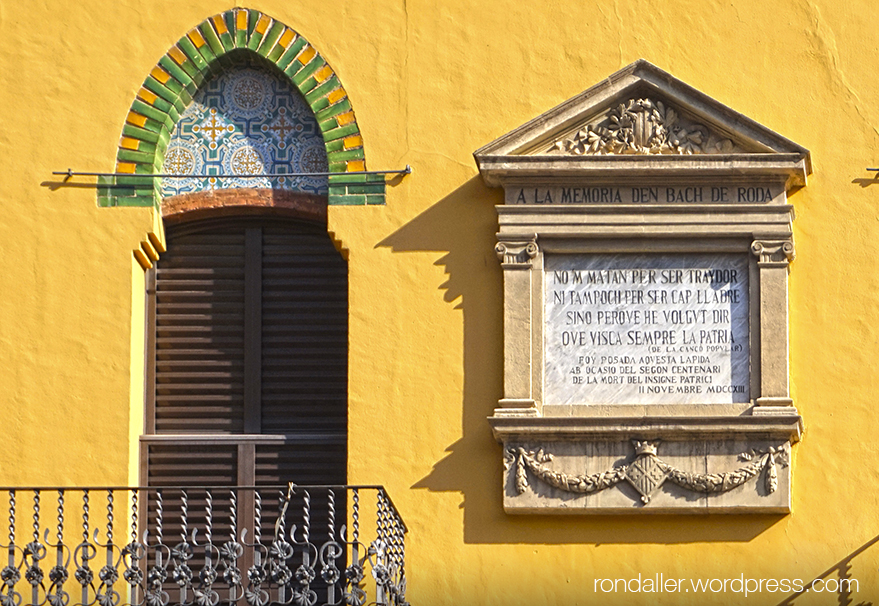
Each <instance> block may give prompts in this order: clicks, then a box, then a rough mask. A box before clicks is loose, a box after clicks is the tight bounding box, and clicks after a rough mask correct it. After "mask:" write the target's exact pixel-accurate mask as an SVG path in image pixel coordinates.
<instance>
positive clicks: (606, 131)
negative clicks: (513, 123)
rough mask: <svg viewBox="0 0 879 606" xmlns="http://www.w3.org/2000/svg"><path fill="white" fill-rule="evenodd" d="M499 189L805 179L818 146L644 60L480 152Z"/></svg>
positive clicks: (487, 173) (487, 176)
mask: <svg viewBox="0 0 879 606" xmlns="http://www.w3.org/2000/svg"><path fill="white" fill-rule="evenodd" d="M474 156H475V157H476V161H477V164H478V165H479V169H480V172H481V173H482V174H483V177H484V178H485V180H486V181H487V182H488V183H489V184H490V185H500V184H501V183H502V182H504V181H505V180H507V179H508V178H515V179H521V178H532V177H541V176H542V177H544V178H546V179H549V180H552V179H554V178H563V179H570V178H571V177H590V176H591V177H597V178H613V177H614V176H623V173H625V172H626V171H633V170H634V171H637V172H638V173H639V174H642V175H649V174H655V175H659V174H668V175H671V174H674V175H677V176H696V175H702V176H712V177H716V176H721V175H723V174H724V173H726V174H729V175H733V174H734V175H737V176H744V175H748V174H755V175H763V176H773V177H778V178H779V179H783V180H784V181H786V182H787V184H788V186H795V185H804V184H805V178H806V175H807V174H809V173H811V165H810V159H809V152H808V150H806V149H805V148H803V147H801V146H799V145H797V144H795V143H793V142H792V141H790V140H788V139H786V138H784V137H782V136H781V135H779V134H777V133H775V132H773V131H772V130H770V129H768V128H766V127H764V126H762V125H760V124H758V123H757V122H755V121H753V120H751V119H750V118H747V117H746V116H743V115H742V114H740V113H738V112H736V111H734V110H732V109H730V108H729V107H727V106H725V105H723V104H722V103H720V102H718V101H716V100H714V99H712V98H711V97H709V96H707V95H705V94H704V93H702V92H700V91H698V90H696V89H694V88H693V87H691V86H689V85H687V84H684V83H683V82H681V81H680V80H677V79H676V78H674V77H673V76H671V75H670V74H668V73H666V72H664V71H662V70H661V69H659V68H658V67H656V66H654V65H652V64H650V63H648V62H647V61H644V60H639V61H637V62H635V63H633V64H631V65H629V66H627V67H625V68H623V69H622V70H620V71H619V72H617V73H615V74H613V75H612V76H610V77H609V78H607V79H606V80H603V81H602V82H600V83H599V84H597V85H595V86H593V87H592V88H589V89H588V90H586V91H584V92H583V93H581V94H579V95H577V96H576V97H573V98H572V99H569V100H568V101H565V102H564V103H562V104H561V105H559V106H557V107H555V108H553V109H551V110H549V111H548V112H546V113H544V114H542V115H540V116H538V117H536V118H534V119H533V120H531V121H529V122H528V123H526V124H524V125H522V126H520V127H519V128H516V129H514V130H512V131H510V132H509V133H507V134H506V135H504V136H502V137H500V138H499V139H497V140H495V141H493V142H492V143H489V144H488V145H486V146H484V147H482V148H481V149H479V150H477V151H476V152H475V154H474Z"/></svg>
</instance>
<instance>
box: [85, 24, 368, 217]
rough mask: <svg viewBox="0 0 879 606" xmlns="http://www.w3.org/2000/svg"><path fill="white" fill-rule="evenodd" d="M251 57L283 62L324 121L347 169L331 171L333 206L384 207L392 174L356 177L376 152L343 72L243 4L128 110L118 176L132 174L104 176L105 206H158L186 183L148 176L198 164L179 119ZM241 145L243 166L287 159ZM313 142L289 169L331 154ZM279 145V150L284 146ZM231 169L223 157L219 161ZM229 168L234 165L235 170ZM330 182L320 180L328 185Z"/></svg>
mask: <svg viewBox="0 0 879 606" xmlns="http://www.w3.org/2000/svg"><path fill="white" fill-rule="evenodd" d="M242 56H244V57H248V58H249V59H250V61H251V62H252V63H259V62H260V61H262V62H263V63H267V64H269V65H267V66H266V68H269V66H274V68H276V69H277V70H280V74H278V78H279V80H282V81H285V82H286V84H287V85H288V86H289V87H290V89H291V90H293V89H295V90H296V91H298V93H299V94H300V95H301V98H302V100H303V101H304V104H305V106H306V107H307V108H308V109H309V110H310V113H311V114H312V116H313V119H314V120H315V121H316V123H317V130H318V132H317V133H315V136H316V137H319V138H320V139H322V142H323V151H324V153H325V155H326V160H325V162H326V164H325V166H326V167H327V168H328V172H330V173H339V175H338V176H336V175H334V174H333V175H330V177H329V179H328V182H327V183H326V185H327V187H326V192H327V194H328V202H329V204H331V205H334V204H336V205H342V204H383V203H384V190H385V185H384V178H383V176H382V175H346V173H351V172H358V171H364V170H366V158H365V153H364V148H363V137H362V135H361V133H360V127H359V125H358V123H357V119H356V117H355V115H354V110H353V107H352V105H351V101H350V99H349V98H348V94H347V92H346V91H345V89H344V88H343V87H342V84H341V82H340V80H339V78H338V76H337V75H336V74H335V72H334V71H333V69H332V68H331V67H330V66H329V64H328V63H327V62H326V60H325V59H324V58H323V57H322V56H321V55H320V54H319V53H318V52H317V50H316V49H315V48H314V47H313V46H312V45H311V44H310V43H309V42H308V41H307V40H306V39H305V38H304V37H302V36H301V35H299V34H298V33H297V32H295V31H294V30H293V29H291V28H290V27H288V26H286V25H285V24H283V23H281V22H280V21H277V20H275V19H273V18H272V17H270V16H268V15H266V14H264V13H261V12H259V11H256V10H252V9H244V8H236V9H232V10H229V11H226V12H224V13H221V14H219V15H215V16H213V17H210V18H209V19H206V20H205V21H203V22H202V23H200V24H199V25H198V26H196V27H194V28H193V29H192V30H190V31H189V32H188V33H187V34H186V35H184V36H183V37H181V38H180V40H178V41H177V43H176V44H175V45H174V46H172V47H171V48H170V49H169V50H168V52H167V53H166V54H165V55H164V56H163V57H162V58H161V59H160V60H159V62H158V63H157V65H156V66H155V67H154V68H153V69H152V70H151V71H150V74H149V75H148V76H147V78H146V80H145V81H144V83H143V86H142V87H141V88H140V90H139V91H138V94H137V98H136V99H135V100H134V102H133V103H132V105H131V109H130V110H129V112H128V115H127V117H126V120H125V125H124V126H123V130H122V138H121V140H120V143H119V149H118V151H117V154H116V167H115V172H116V173H123V174H128V175H131V176H117V177H104V178H100V179H99V187H98V203H99V205H101V206H154V207H157V208H158V207H159V206H160V202H161V199H162V196H163V195H168V194H170V193H172V192H173V191H175V190H174V188H173V187H171V186H174V185H179V183H174V184H168V185H164V186H163V184H162V183H161V181H160V180H159V179H155V178H153V177H149V176H145V175H150V174H157V173H161V172H162V171H164V170H166V168H168V167H171V166H173V167H174V168H176V169H179V168H185V167H187V166H188V165H187V159H189V160H191V162H192V163H193V165H196V164H197V161H196V158H197V156H196V155H193V156H191V157H189V158H188V157H187V155H186V154H185V153H183V152H180V151H175V150H180V149H183V148H185V146H174V145H172V142H174V134H175V130H176V128H177V125H178V122H180V120H181V118H184V119H185V118H186V117H187V111H194V110H191V109H190V108H191V107H193V106H194V105H198V104H199V96H200V95H202V93H201V92H200V91H201V89H202V87H203V86H204V85H205V84H206V83H211V82H215V81H217V79H218V78H222V77H223V74H224V73H225V72H230V73H231V71H230V69H231V70H235V69H238V68H237V67H236V59H240V58H241V57H242ZM266 68H263V71H265V69H266ZM250 69H253V68H250ZM254 72H256V70H254ZM194 101H195V103H193V102H194ZM218 113H219V112H218ZM208 118H210V116H208ZM275 118H277V116H275ZM190 126H192V125H190ZM208 126H209V125H208ZM261 126H262V125H260V127H261ZM267 126H271V125H267ZM233 127H234V124H233ZM227 128H228V125H227ZM263 134H265V133H263ZM267 138H268V139H270V138H271V137H263V138H262V140H263V142H265V139H267ZM315 140H316V141H317V139H315ZM239 146H241V144H240V143H239ZM241 147H242V149H235V150H233V154H232V155H233V156H234V155H236V153H237V156H236V157H237V161H238V163H239V164H238V167H239V168H240V169H241V170H243V169H244V167H245V165H246V166H247V167H249V168H248V170H249V169H252V168H255V167H257V166H263V167H264V168H266V169H269V170H270V169H271V168H272V166H273V165H274V164H275V161H276V160H277V158H278V156H272V154H271V152H272V149H271V146H268V147H266V146H265V145H263V146H262V148H260V146H258V145H251V146H249V147H247V148H246V149H244V147H246V146H241ZM304 147H305V148H306V149H308V150H309V152H308V153H306V154H304V157H303V158H301V159H300V160H299V161H298V163H297V162H296V161H294V162H292V163H286V158H283V161H282V162H281V163H280V166H279V168H280V169H281V170H280V171H279V172H282V171H283V170H284V169H285V168H286V169H290V171H293V170H294V169H293V166H299V167H300V168H301V169H303V170H302V171H301V172H306V171H308V172H311V171H312V170H313V169H314V167H315V166H317V165H318V164H319V163H321V161H322V158H319V157H318V155H317V153H316V152H317V150H315V149H314V146H313V145H311V146H309V145H306V146H304ZM275 149H279V147H278V146H277V145H275ZM169 150H170V152H171V153H170V156H169V157H168V158H167V159H168V161H169V162H171V164H169V165H167V166H166V156H168V152H169ZM260 153H262V154H263V155H262V156H260ZM231 161H232V160H231V156H230V160H229V162H231ZM181 163H182V164H181ZM267 164H268V166H267ZM221 165H222V161H220V164H219V165H218V166H221ZM306 167H307V168H306ZM193 168H194V166H193ZM225 168H226V169H227V170H228V169H229V168H230V166H226V167H225ZM192 172H193V173H195V171H194V170H193V171H192ZM208 172H210V171H208ZM295 172H299V171H298V170H297V171H295ZM181 181H182V180H181ZM247 181H251V180H247ZM291 181H292V180H291ZM311 181H312V183H311V184H310V185H309V186H306V187H304V188H303V190H304V191H315V186H316V185H317V184H315V183H314V182H313V181H314V180H311ZM190 185H193V184H191V183H190ZM321 185H322V184H320V185H317V187H316V189H317V190H318V191H319V190H320V186H321ZM239 186H241V184H239ZM246 186H251V187H253V186H257V187H258V186H260V185H259V184H253V185H246ZM288 186H291V187H296V186H301V183H300V184H297V183H295V182H291V183H289V184H288ZM163 187H164V188H165V189H164V190H163ZM309 187H310V188H311V189H309Z"/></svg>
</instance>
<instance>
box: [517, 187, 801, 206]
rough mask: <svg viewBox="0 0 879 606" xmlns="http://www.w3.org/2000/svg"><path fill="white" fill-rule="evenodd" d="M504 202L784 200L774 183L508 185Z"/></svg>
mask: <svg viewBox="0 0 879 606" xmlns="http://www.w3.org/2000/svg"><path fill="white" fill-rule="evenodd" d="M504 193H505V196H504V198H505V199H504V201H505V203H506V204H769V203H775V204H784V202H785V200H786V197H785V191H784V187H783V186H782V185H780V184H777V183H732V184H731V183H716V184H694V183H687V184H673V185H662V186H658V185H639V184H636V185H627V186H625V187H623V186H619V185H589V186H582V185H571V186H567V185H558V186H549V187H548V186H531V187H507V188H506V189H505V192H504Z"/></svg>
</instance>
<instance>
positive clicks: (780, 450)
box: [504, 440, 790, 505]
mask: <svg viewBox="0 0 879 606" xmlns="http://www.w3.org/2000/svg"><path fill="white" fill-rule="evenodd" d="M632 444H633V446H634V449H635V457H634V459H631V460H629V461H628V462H627V463H625V464H623V465H616V466H614V467H612V468H610V469H607V470H605V471H600V472H596V473H592V474H588V475H584V474H577V475H573V474H567V473H564V472H559V471H555V470H553V469H552V468H550V467H549V466H548V465H547V463H550V462H552V460H553V455H552V454H549V453H546V452H544V450H543V449H540V450H538V451H537V452H535V451H533V450H532V451H529V450H526V449H524V448H522V447H521V446H520V447H513V448H507V449H506V450H505V452H504V468H505V470H506V471H508V472H510V473H511V474H514V475H515V479H514V482H515V489H516V493H517V494H520V495H521V494H524V493H525V492H526V491H527V490H528V487H529V481H530V477H534V478H535V479H537V480H539V481H541V482H544V483H546V484H548V485H549V486H552V487H553V488H558V489H560V490H562V491H564V492H570V493H577V494H592V493H596V492H600V491H602V490H606V489H608V488H611V487H613V486H615V485H616V484H618V483H620V482H622V481H627V482H628V483H629V484H630V485H631V486H632V487H633V488H635V490H637V491H638V493H639V494H640V495H641V499H640V500H641V502H642V503H643V504H644V505H648V504H649V503H650V499H651V497H652V496H653V495H654V493H656V491H657V490H659V489H660V488H661V487H662V484H663V483H664V482H666V481H669V482H671V483H672V484H675V485H677V486H680V487H681V488H684V489H685V490H689V491H693V492H699V493H704V494H720V493H725V492H729V491H731V490H733V489H735V488H738V487H739V486H742V485H743V484H745V483H746V482H748V481H749V480H751V479H752V478H755V477H756V476H758V475H759V474H761V473H762V474H763V482H764V490H765V492H766V494H767V495H771V494H773V493H774V492H775V491H776V490H778V468H777V464H780V465H781V466H783V467H787V466H788V465H789V464H790V444H788V443H783V444H780V445H779V446H777V447H776V446H770V447H768V448H767V449H765V450H758V449H751V450H750V451H749V452H743V453H740V454H739V459H740V460H741V461H743V462H745V463H746V464H745V465H744V466H742V467H739V468H738V469H735V470H731V471H723V472H712V473H698V472H690V471H685V470H682V469H679V468H677V467H675V466H674V465H672V464H669V463H667V462H665V461H663V460H662V459H661V458H660V457H659V455H658V450H659V441H647V440H644V441H642V440H632ZM528 472H530V474H529V473H528Z"/></svg>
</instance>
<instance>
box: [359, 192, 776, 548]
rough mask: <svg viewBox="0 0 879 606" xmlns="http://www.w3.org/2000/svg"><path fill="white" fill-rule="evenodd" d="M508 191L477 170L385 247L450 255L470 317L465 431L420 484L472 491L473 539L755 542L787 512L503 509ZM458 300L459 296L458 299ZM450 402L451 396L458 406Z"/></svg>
mask: <svg viewBox="0 0 879 606" xmlns="http://www.w3.org/2000/svg"><path fill="white" fill-rule="evenodd" d="M501 203H503V192H502V191H501V190H500V189H490V188H488V187H486V186H485V185H484V184H483V182H482V179H481V178H479V177H474V178H472V179H470V180H469V181H467V182H466V183H464V184H463V185H462V186H461V187H459V188H458V189H456V190H455V191H453V192H452V193H450V194H449V195H448V196H446V197H445V198H443V199H441V200H440V201H439V202H437V203H436V204H434V205H433V206H431V207H430V208H429V209H427V210H426V211H424V212H423V213H421V214H420V215H418V216H417V217H416V218H415V219H413V220H412V221H410V222H409V223H407V224H406V225H404V226H403V227H401V228H400V229H398V230H397V231H396V232H394V233H393V234H391V235H390V236H388V237H387V238H386V239H384V240H383V241H382V242H380V243H379V244H378V245H377V246H380V247H389V248H391V249H392V250H393V251H394V252H396V253H406V252H428V251H439V252H446V253H447V254H445V255H444V256H442V257H441V258H440V260H439V261H437V263H438V264H441V265H444V266H445V270H446V273H447V274H448V276H449V278H448V281H447V282H446V283H444V284H442V285H441V286H440V288H441V289H444V290H445V291H446V292H445V294H444V300H445V301H446V302H448V303H455V302H457V304H456V308H460V309H461V310H462V312H463V316H464V343H463V347H464V351H463V369H464V393H463V400H462V402H461V405H462V410H461V415H462V431H463V437H462V438H461V439H460V440H458V441H457V442H455V443H454V444H451V445H449V446H448V448H447V449H446V450H447V451H448V453H449V454H448V455H447V456H446V457H445V458H443V459H442V460H440V461H437V462H436V463H435V464H434V468H433V471H432V472H431V473H430V474H428V475H427V476H426V477H424V478H422V479H421V480H419V481H418V482H417V483H415V485H414V486H413V488H421V489H426V490H429V491H436V492H460V493H462V494H463V495H464V502H463V504H462V508H463V509H464V542H465V543H477V544H478V543H530V544H601V543H657V544H673V543H690V542H697V541H698V542H706V541H708V542H712V541H721V542H730V541H735V542H739V541H750V540H752V539H753V538H755V537H756V536H758V535H760V534H761V533H762V532H764V531H765V530H766V529H767V528H769V527H771V526H772V525H774V524H776V523H778V522H780V521H781V520H783V519H784V516H779V515H747V516H744V515H743V516H737V515H714V516H681V515H675V516H669V515H665V516H652V515H651V516H594V515H592V516H552V515H509V514H506V513H504V510H503V507H502V499H503V495H502V477H503V475H502V474H503V456H502V449H501V446H500V444H498V443H497V442H496V441H495V439H494V437H493V436H492V434H491V428H490V427H489V425H488V422H487V421H486V418H487V417H489V416H491V414H492V411H493V410H494V408H495V407H496V406H497V401H498V400H499V399H500V398H501V397H502V395H503V277H502V275H501V269H500V264H499V261H498V259H497V256H496V255H495V252H494V246H495V244H496V243H497V239H496V233H497V229H498V226H497V214H496V212H495V209H494V205H495V204H501ZM459 298H460V301H459ZM450 404H451V403H450Z"/></svg>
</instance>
